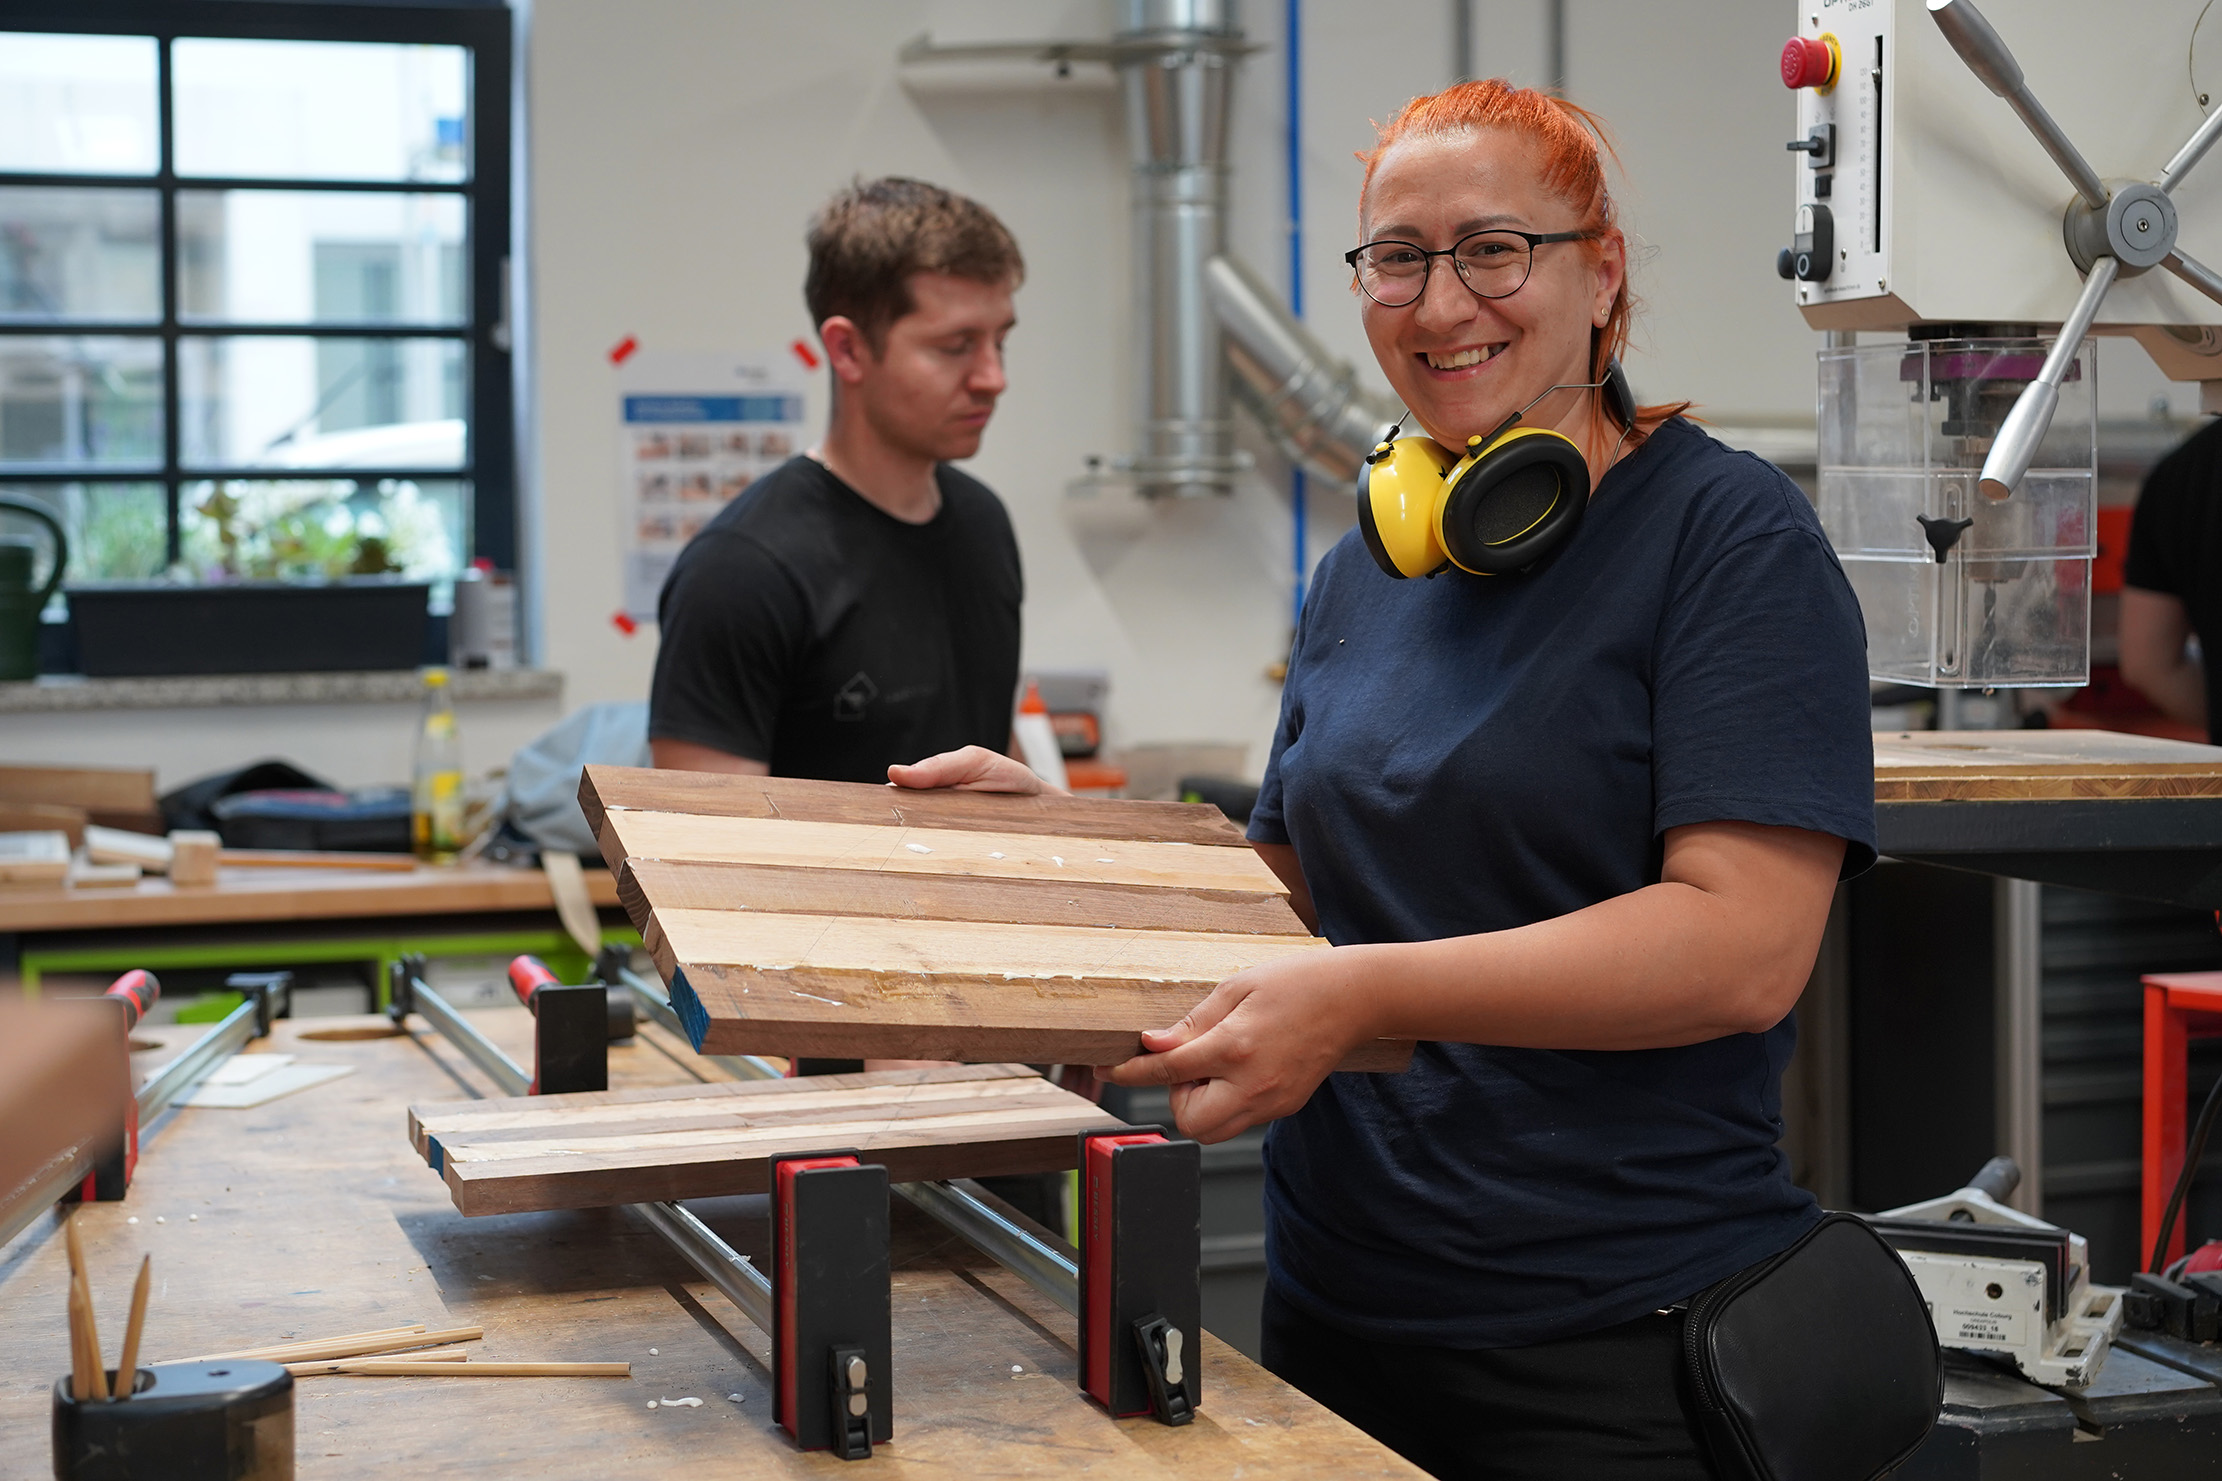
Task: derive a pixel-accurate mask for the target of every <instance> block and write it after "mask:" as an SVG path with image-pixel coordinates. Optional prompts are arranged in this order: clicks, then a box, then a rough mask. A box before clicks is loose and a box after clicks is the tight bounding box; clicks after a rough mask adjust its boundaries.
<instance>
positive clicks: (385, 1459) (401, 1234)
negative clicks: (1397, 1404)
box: [0, 1007, 1422, 1481]
mask: <svg viewBox="0 0 2222 1481" xmlns="http://www.w3.org/2000/svg"><path fill="white" fill-rule="evenodd" d="M472 1017H473V1019H474V1021H476V1022H477V1023H478V1024H479V1025H480V1026H481V1027H482V1028H483V1029H484V1030H485V1031H486V1033H487V1034H488V1036H489V1037H491V1038H493V1039H494V1040H495V1041H496V1042H497V1043H499V1044H501V1045H502V1046H503V1047H504V1048H505V1049H507V1050H509V1051H510V1052H512V1053H515V1054H529V1043H530V1032H531V1028H530V1020H529V1019H528V1018H527V1016H526V1014H525V1012H524V1011H523V1010H522V1009H517V1008H507V1007H504V1008H499V1009H488V1010H484V1011H482V1012H479V1013H475V1014H473V1015H472ZM334 1033H338V1034H365V1033H367V1034H371V1035H374V1036H375V1037H368V1038H354V1039H346V1038H342V1039H336V1040H335V1039H331V1038H327V1037H323V1036H325V1035H329V1034H334ZM169 1034H170V1035H171V1036H172V1037H173V1039H174V1042H176V1043H178V1044H183V1043H186V1042H189V1038H188V1037H185V1036H183V1035H181V1033H180V1031H178V1030H170V1031H169ZM671 1042H672V1041H668V1040H660V1039H659V1038H657V1036H655V1035H654V1034H653V1032H650V1033H644V1035H643V1037H642V1038H641V1039H639V1040H636V1041H635V1042H634V1043H633V1044H631V1045H613V1046H611V1054H610V1068H611V1078H612V1083H613V1084H614V1085H618V1086H626V1085H642V1084H672V1083H679V1082H682V1081H684V1080H685V1079H686V1078H687V1077H688V1075H689V1074H690V1073H691V1072H690V1070H689V1069H688V1068H687V1067H686V1065H687V1063H688V1062H689V1061H691V1060H692V1056H691V1055H690V1054H688V1053H687V1051H685V1050H684V1049H683V1048H664V1047H659V1045H669V1044H670V1043H671ZM256 1048H257V1049H270V1050H275V1051H279V1052H286V1053H294V1054H298V1055H300V1056H302V1057H303V1058H304V1059H313V1060H317V1061H325V1062H344V1063H348V1064H352V1065H354V1066H355V1072H354V1073H353V1074H352V1075H349V1076H346V1077H344V1078H342V1079H339V1080H335V1081H332V1082H330V1083H328V1084H326V1085H323V1086H320V1087H318V1088H316V1089H313V1090H309V1091H305V1092H303V1093H301V1094H299V1095H295V1096H292V1097H289V1098H286V1099H283V1100H279V1101H276V1102H273V1103H271V1104H269V1105H266V1106H262V1107H259V1108H257V1109H254V1110H246V1111H220V1110H191V1109H188V1110H182V1111H172V1112H169V1113H167V1114H166V1115H165V1116H164V1117H163V1118H162V1119H161V1120H160V1121H158V1122H156V1123H155V1124H154V1125H153V1126H152V1127H150V1128H149V1131H148V1134H147V1136H146V1139H145V1141H144V1144H143V1147H142V1152H141V1159H140V1163H139V1176H138V1180H137V1182H136V1183H135V1185H134V1186H133V1188H132V1191H131V1196H130V1198H129V1199H128V1200H127V1201H126V1202H124V1203H120V1204H98V1205H94V1206H92V1207H89V1208H86V1209H84V1210H82V1211H81V1212H80V1213H79V1214H78V1215H77V1217H78V1218H79V1219H80V1220H81V1221H82V1232H83V1233H84V1235H85V1243H86V1250H87V1256H88V1260H89V1263H90V1264H91V1267H92V1271H93V1275H94V1279H95V1285H96V1288H97V1291H98V1295H99V1315H100V1324H101V1332H102V1335H103V1339H104V1340H105V1342H106V1343H107V1346H108V1355H109V1361H111V1362H113V1361H114V1356H115V1351H116V1348H117V1346H118V1344H119V1343H120V1341H121V1333H122V1327H123V1312H124V1304H125V1301H126V1299H127V1297H128V1295H129V1291H130V1283H131V1280H132V1277H133V1275H134V1273H135V1271H136V1267H137V1264H138V1259H139V1255H140V1254H141V1252H152V1254H153V1256H154V1286H153V1290H154V1296H153V1300H152V1302H151V1303H150V1307H149V1314H148V1317H147V1336H146V1349H145V1350H146V1353H147V1354H148V1356H149V1360H153V1359H160V1358H168V1357H182V1356H187V1355H190V1354H193V1353H201V1352H210V1351H217V1350H222V1349H225V1348H230V1347H234V1346H238V1345H242V1344H247V1343H258V1342H276V1341H282V1340H286V1339H289V1338H296V1337H303V1336H316V1335H321V1334H328V1333H336V1332H351V1331H362V1330H366V1329H370V1328H377V1327H389V1326H393V1325H397V1324H399V1323H403V1322H412V1321H423V1322H427V1323H430V1324H432V1325H435V1326H439V1325H455V1326H460V1325H466V1324H477V1325H480V1326H483V1327H484V1328H485V1329H486V1338H485V1340H484V1341H483V1342H482V1343H473V1344H471V1347H472V1349H473V1351H474V1355H477V1356H482V1357H484V1358H487V1359H493V1358H503V1357H506V1358H555V1359H622V1360H625V1361H628V1362H630V1363H631V1364H632V1365H633V1377H632V1378H630V1379H445V1378H433V1379H427V1378H341V1377H323V1378H307V1379H302V1380H300V1381H299V1384H300V1386H299V1389H298V1391H297V1400H296V1404H297V1407H296V1417H295V1434H296V1446H297V1452H298V1458H299V1472H300V1474H301V1475H302V1476H303V1477H304V1478H326V1477H333V1478H336V1477H356V1476H360V1477H365V1478H370V1477H376V1478H379V1481H384V1478H386V1477H390V1476H431V1475H441V1474H451V1473H464V1472H467V1473H470V1474H475V1475H481V1476H489V1477H497V1476H533V1477H551V1478H568V1477H578V1478H582V1481H583V1478H593V1481H606V1478H608V1477H611V1476H618V1475H626V1476H629V1475H648V1474H658V1473H662V1472H665V1471H667V1470H669V1469H670V1468H674V1467H690V1468H693V1467H699V1468H700V1470H699V1472H691V1473H698V1474H703V1475H720V1476H726V1475H753V1474H774V1475H802V1474H815V1475H831V1474H835V1473H839V1474H842V1475H859V1474H864V1473H863V1472H858V1471H853V1470H848V1469H845V1468H844V1463H843V1462H840V1461H837V1460H834V1459H832V1458H831V1457H830V1456H827V1455H825V1454H822V1453H821V1454H817V1455H808V1456H806V1455H800V1454H798V1453H796V1452H795V1451H794V1450H793V1449H792V1448H791V1447H790V1445H789V1444H788V1441H787V1438H786V1436H785V1435H784V1434H783V1433H781V1432H779V1431H777V1430H775V1429H774V1428H773V1427H772V1424H771V1401H770V1394H769V1382H770V1375H769V1363H768V1357H767V1353H768V1347H767V1344H766V1341H765V1338H764V1336H763V1334H762V1333H761V1332H759V1331H758V1330H757V1329H756V1328H755V1327H754V1326H752V1325H751V1324H750V1323H749V1321H748V1320H747V1319H746V1318H745V1317H743V1316H742V1315H741V1314H740V1313H739V1312H738V1311H737V1310H735V1309H734V1308H733V1307H732V1306H731V1305H730V1304H728V1302H727V1301H726V1299H725V1297H724V1296H723V1295H722V1294H720V1293H719V1292H718V1291H717V1290H716V1289H715V1288H714V1287H711V1286H709V1285H707V1284H704V1283H702V1282H700V1281H698V1280H696V1279H695V1278H694V1275H695V1272H694V1271H693V1269H692V1267H690V1266H688V1265H686V1264H685V1263H683V1262H682V1261H681V1260H680V1258H679V1257H678V1256H677V1255H675V1254H673V1253H672V1252H671V1251H670V1250H669V1249H668V1248H667V1247H666V1246H665V1245H664V1244H663V1242H662V1241H661V1240H660V1239H659V1238H658V1237H657V1236H656V1235H655V1234H653V1233H652V1232H650V1231H649V1229H648V1228H647V1227H646V1226H645V1225H644V1224H641V1223H639V1222H638V1221H637V1220H635V1219H634V1218H632V1217H631V1216H629V1215H627V1214H625V1213H623V1212H622V1211H619V1210H614V1209H601V1210H590V1211H582V1212H567V1213H552V1214H527V1215H513V1216H504V1217H493V1218H480V1219H465V1218H463V1217H462V1216H461V1215H460V1214H458V1213H457V1212H456V1211H455V1209H454V1207H453V1206H452V1205H451V1204H450V1203H449V1201H448V1197H447V1193H446V1190H445V1188H444V1187H442V1185H441V1183H440V1179H439V1177H438V1176H437V1175H435V1174H434V1173H432V1172H431V1171H429V1170H428V1169H427V1168H426V1167H425V1165H424V1163H423V1161H422V1160H421V1159H420V1158H419V1157H418V1156H417V1155H416V1154H415V1152H414V1151H413V1150H412V1149H411V1148H410V1146H409V1141H408V1136H407V1128H406V1125H405V1119H406V1118H405V1110H404V1108H405V1107H406V1106H407V1105H409V1104H410V1103H411V1102H422V1101H428V1100H434V1099H438V1098H440V1097H442V1096H453V1097H457V1098H461V1097H464V1096H466V1095H470V1094H482V1093H486V1092H488V1091H489V1090H490V1089H491V1087H490V1086H488V1085H487V1084H486V1083H485V1082H484V1081H483V1079H482V1078H481V1077H480V1076H479V1075H478V1072H477V1071H476V1070H475V1069H473V1068H472V1067H471V1066H470V1065H469V1064H468V1063H467V1062H465V1061H464V1060H463V1059H462V1058H461V1056H460V1055H457V1054H456V1053H454V1052H453V1051H452V1050H451V1049H449V1048H448V1047H447V1046H446V1044H445V1043H444V1042H443V1041H440V1040H438V1039H437V1038H436V1037H433V1036H431V1035H429V1034H426V1035H423V1036H422V1037H421V1038H419V1037H389V1036H385V1028H384V1020H383V1019H373V1018H352V1019H332V1018H311V1019H304V1020H297V1021H292V1022H282V1023H281V1024H280V1025H279V1026H278V1029H277V1031H276V1032H275V1033H274V1034H273V1035H272V1038H271V1039H270V1040H269V1041H268V1042H267V1043H266V1044H263V1045H258V1046H256ZM165 1058H167V1052H166V1051H165V1052H162V1053H156V1054H150V1055H141V1056H140V1059H141V1060H142V1061H145V1060H149V1059H152V1060H155V1061H157V1062H159V1061H160V1060H162V1059H165ZM140 1068H141V1072H142V1073H143V1072H144V1069H145V1065H144V1064H143V1063H142V1065H141V1067H140ZM689 1207H690V1208H692V1209H693V1210H694V1211H695V1212H696V1213H698V1214H700V1215H701V1216H702V1217H703V1218H704V1219H705V1221H706V1222H708V1223H709V1224H710V1225H711V1226H712V1227H713V1228H715V1229H716V1230H717V1231H718V1232H719V1234H720V1235H722V1236H723V1237H724V1238H725V1239H727V1240H728V1241H729V1242H730V1243H732V1244H733V1245H734V1247H735V1248H737V1249H739V1250H741V1251H742V1252H744V1253H754V1254H758V1255H759V1256H760V1255H761V1253H762V1251H763V1249H764V1247H765V1229H764V1218H763V1204H762V1200H761V1199H754V1198H736V1199H723V1200H710V1201H703V1202H699V1203H693V1204H690V1205H689ZM893 1213H894V1215H895V1218H894V1227H895V1239H896V1250H895V1275H894V1293H893V1294H894V1333H895V1385H896V1408H895V1440H894V1442H893V1443H892V1444H891V1445H888V1446H885V1447H883V1448H881V1449H880V1450H879V1451H878V1452H877V1454H876V1455H875V1457H874V1458H873V1460H872V1461H871V1462H869V1473H870V1474H872V1475H875V1476H884V1477H902V1476H928V1475H930V1476H932V1477H934V1478H935V1481H946V1478H947V1477H949V1476H951V1475H964V1476H968V1477H1001V1476H1011V1477H1028V1476H1072V1475H1080V1476H1103V1477H1110V1476H1117V1477H1119V1478H1121V1481H1125V1478H1130V1477H1131V1478H1148V1477H1165V1478H1168V1481H1169V1478H1172V1477H1175V1476H1178V1477H1181V1478H1183V1481H1193V1478H1196V1477H1205V1476H1211V1477H1218V1476H1233V1475H1237V1474H1242V1475H1250V1476H1258V1477H1274V1476H1299V1475H1303V1476H1310V1475H1334V1476H1350V1477H1372V1476H1381V1477H1389V1476H1395V1477H1418V1476H1420V1475H1421V1474H1422V1473H1421V1472H1419V1471H1418V1470H1416V1469H1414V1468H1413V1467H1411V1466H1409V1465H1407V1464H1406V1463H1404V1462H1403V1461H1401V1460H1399V1459H1398V1458H1397V1457H1396V1456H1394V1455H1392V1454H1391V1453H1390V1452H1388V1451H1386V1450H1384V1449H1382V1448H1381V1447H1380V1446H1378V1445H1376V1444H1375V1443H1374V1442H1373V1441H1371V1440H1369V1439H1368V1438H1366V1437H1365V1436H1364V1435H1363V1434H1361V1433H1360V1432H1359V1431H1357V1430H1356V1429H1354V1428H1352V1427H1351V1426H1349V1425H1347V1424H1345V1423H1344V1422H1343V1421H1341V1420H1340V1419H1337V1418H1335V1417H1334V1416H1333V1415H1331V1414H1329V1413H1327V1412H1326V1411H1325V1410H1323V1409H1321V1408H1319V1407H1318V1406H1317V1405H1315V1404H1313V1403H1312V1402H1311V1401H1310V1400H1308V1399H1306V1398H1304V1397H1303V1396H1302V1395H1300V1394H1298V1393H1297V1392H1296V1391H1295V1390H1293V1389H1290V1388H1288V1387H1287V1386H1286V1385H1284V1384H1282V1383H1280V1382H1279V1381H1278V1380H1276V1379H1274V1378H1272V1377H1271V1376H1270V1375H1268V1374H1266V1373H1265V1372H1264V1371H1263V1370H1262V1369H1260V1368H1258V1367H1256V1366H1255V1365H1254V1364H1252V1363H1250V1362H1249V1361H1248V1360H1247V1359H1245V1358H1243V1357H1242V1356H1240V1355H1239V1354H1237V1353H1236V1352H1234V1351H1233V1350H1232V1349H1230V1348H1228V1347H1227V1346H1226V1345H1225V1344H1223V1343H1221V1342H1219V1341H1218V1340H1217V1339H1216V1338H1213V1337H1210V1336H1208V1335H1207V1336H1206V1337H1205V1339H1204V1348H1205V1351H1204V1362H1205V1367H1204V1407H1203V1409H1202V1411H1201V1413H1200V1414H1199V1415H1198V1417H1197V1419H1196V1422H1195V1423H1194V1424H1192V1425H1189V1426H1187V1427H1185V1428H1181V1429H1168V1428H1165V1427H1163V1426H1161V1425H1158V1424H1156V1423H1155V1422H1153V1421H1151V1420H1148V1419H1140V1420H1123V1421H1113V1420H1111V1419H1109V1418H1107V1417H1105V1416H1104V1415H1103V1414H1102V1413H1101V1412H1100V1411H1098V1410H1096V1409H1095V1408H1093V1407H1092V1406H1091V1405H1089V1404H1088V1402H1087V1401H1086V1400H1084V1399H1082V1398H1080V1397H1079V1396H1078V1395H1077V1394H1076V1393H1075V1392H1074V1390H1073V1384H1074V1366H1075V1365H1074V1357H1073V1349H1072V1342H1073V1320H1072V1318H1071V1317H1070V1316H1068V1315H1067V1314H1066V1313H1065V1312H1063V1311H1062V1310H1060V1309H1059V1308H1058V1307H1056V1306H1055V1305H1053V1304H1052V1303H1050V1302H1049V1301H1048V1300H1047V1299H1046V1298H1044V1297H1042V1296H1041V1295H1039V1294H1038V1293H1036V1292H1035V1291H1034V1290H1033V1288H1032V1287H1030V1286H1028V1285H1026V1284H1025V1283H1024V1282H1023V1281H1020V1280H1019V1279H1017V1278H1016V1277H1014V1276H1011V1275H1009V1274H1007V1273H1006V1272H1004V1271H1002V1270H1001V1269H1000V1268H999V1267H996V1266H993V1265H991V1264H989V1263H988V1262H986V1261H985V1260H984V1259H982V1258H981V1257H979V1256H977V1255H976V1254H974V1253H973V1252H972V1250H971V1248H970V1247H969V1246H967V1245H965V1244H963V1243H962V1242H961V1241H959V1240H958V1239H956V1238H955V1237H954V1236H952V1235H948V1234H946V1233H945V1232H944V1231H942V1230H941V1229H940V1227H939V1226H938V1225H934V1224H932V1223H930V1222H928V1221H926V1220H925V1219H924V1218H923V1216H918V1215H914V1214H912V1213H911V1211H910V1210H909V1209H908V1208H907V1207H906V1206H904V1205H902V1204H900V1203H898V1204H897V1205H896V1206H895V1208H894V1210H893ZM193 1215H198V1217H197V1218H193V1217H190V1216H193ZM158 1217H159V1218H161V1219H162V1220H163V1221H164V1222H162V1223H159V1224H158V1223H156V1222H155V1221H156V1219H157V1218H158ZM131 1218H136V1219H137V1220H138V1222H137V1223H136V1224H131V1223H129V1222H127V1221H128V1220H129V1219H131ZM64 1269H65V1262H64V1257H63V1251H62V1240H61V1238H60V1230H59V1228H58V1226H57V1225H56V1224H55V1223H54V1222H53V1221H52V1220H42V1221H40V1222H39V1223H38V1224H36V1225H34V1226H33V1227H32V1228H31V1229H30V1230H28V1231H26V1232H25V1233H24V1234H23V1235H22V1236H21V1237H19V1238H18V1239H17V1240H16V1242H15V1243H14V1244H13V1245H11V1246H9V1247H8V1248H6V1249H5V1250H0V1311H5V1312H6V1313H7V1314H8V1315H7V1320H6V1321H5V1322H4V1323H0V1481H16V1478H22V1481H31V1478H34V1477H45V1476H48V1475H50V1474H51V1469H50V1465H49V1458H48V1442H47V1421H48V1398H47V1395H48V1389H49V1386H50V1385H51V1383H52V1381H53V1379H54V1378H55V1377H56V1376H58V1375H60V1374H62V1373H65V1372H66V1371H67V1368H68V1362H67V1347H66V1345H65V1344H66V1338H65V1321H64V1299H63V1292H64ZM652 1349H653V1350H652ZM731 1394H739V1395H741V1401H740V1402H738V1403H736V1402H734V1401H732V1400H731V1399H729V1398H728V1397H727V1396H728V1395H731ZM666 1397H669V1398H674V1399H676V1398H683V1397H695V1398H700V1399H701V1400H702V1401H703V1402H702V1407H700V1408H677V1409H670V1408H658V1409H654V1410H651V1409H649V1408H648V1407H647V1403H648V1401H649V1400H651V1399H661V1398H666Z"/></svg>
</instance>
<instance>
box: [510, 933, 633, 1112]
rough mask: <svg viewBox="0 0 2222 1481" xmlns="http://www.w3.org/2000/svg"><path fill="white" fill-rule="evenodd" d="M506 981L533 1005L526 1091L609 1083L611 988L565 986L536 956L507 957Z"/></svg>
mask: <svg viewBox="0 0 2222 1481" xmlns="http://www.w3.org/2000/svg"><path fill="white" fill-rule="evenodd" d="M509 986H510V988H511V989H512V990H513V991H515V993H516V994H517V1001H518V1002H520V1003H523V1004H524V1005H525V1006H526V1007H527V1008H529V1009H531V1010H532V1021H533V1027H532V1084H531V1086H530V1087H529V1088H528V1089H527V1090H526V1091H525V1093H526V1094H527V1095H565V1094H568V1093H570V1092H572V1091H576V1090H607V1089H609V1086H610V1045H609V989H608V988H607V987H605V986H604V985H603V984H601V983H599V982H590V983H588V984H586V985H585V986H584V987H565V986H564V985H563V984H562V983H560V982H558V981H557V980H556V975H555V973H553V972H551V971H549V970H548V964H547V963H545V962H543V961H541V960H540V958H538V957H536V956H521V957H518V958H516V959H515V960H513V961H511V962H510V964H509Z"/></svg>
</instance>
